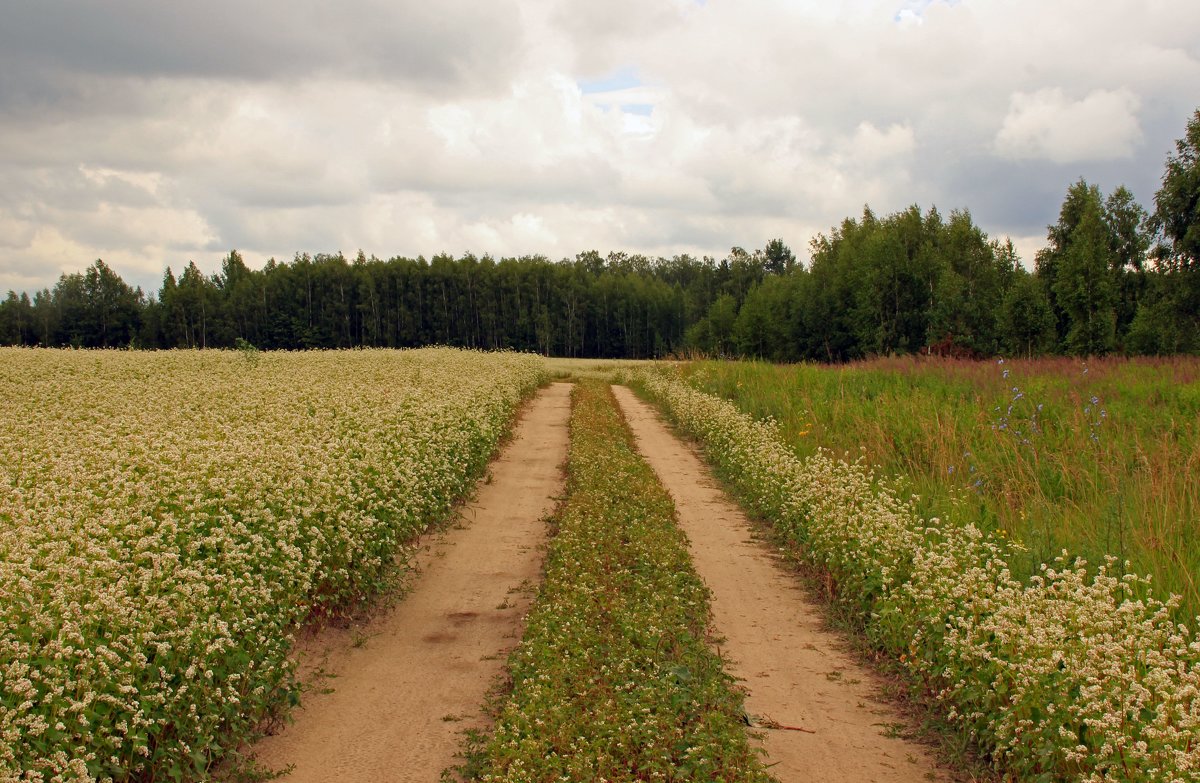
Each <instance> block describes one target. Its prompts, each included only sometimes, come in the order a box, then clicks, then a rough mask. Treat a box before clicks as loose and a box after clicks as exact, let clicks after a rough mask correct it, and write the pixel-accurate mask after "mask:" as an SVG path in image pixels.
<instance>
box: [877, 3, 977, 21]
mask: <svg viewBox="0 0 1200 783" xmlns="http://www.w3.org/2000/svg"><path fill="white" fill-rule="evenodd" d="M935 2H938V3H942V4H943V5H951V6H953V5H959V4H960V3H961V2H962V0H906V2H904V3H903V4H902V5H901V6H900V7H899V8H897V9H896V13H895V15H894V16H893V17H892V21H894V22H911V21H917V22H919V21H921V20H922V19H923V17H924V16H925V10H926V9H927V8H929V6H931V5H933V4H934V3H935Z"/></svg>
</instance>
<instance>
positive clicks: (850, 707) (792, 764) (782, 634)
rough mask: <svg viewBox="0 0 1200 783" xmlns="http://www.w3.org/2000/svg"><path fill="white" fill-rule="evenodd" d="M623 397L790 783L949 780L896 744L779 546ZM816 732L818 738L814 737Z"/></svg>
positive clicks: (619, 393) (769, 746)
mask: <svg viewBox="0 0 1200 783" xmlns="http://www.w3.org/2000/svg"><path fill="white" fill-rule="evenodd" d="M613 392H614V393H615V394H616V397H617V401H618V402H619V403H620V406H621V410H622V412H623V413H624V414H625V418H626V420H627V421H628V422H629V426H630V428H631V429H632V430H633V433H634V436H635V438H636V440H637V444H638V449H639V450H640V451H641V453H642V455H643V456H644V457H645V458H646V460H647V461H648V462H649V463H650V465H651V467H653V468H654V471H655V473H657V474H658V477H659V479H660V480H661V481H662V483H663V484H664V485H665V486H666V488H667V490H668V491H669V492H670V493H671V496H672V497H673V498H674V500H675V506H676V509H677V511H678V513H679V522H680V525H681V527H682V528H683V530H684V532H685V533H687V536H688V538H689V539H690V548H691V552H692V559H693V561H694V562H695V565H696V570H697V571H698V572H699V573H700V576H701V577H702V578H703V579H704V581H705V583H706V584H707V585H708V587H709V589H710V590H711V591H712V608H713V621H714V625H715V628H716V632H717V634H718V635H719V636H722V637H724V641H723V642H722V643H721V644H720V652H721V654H722V656H725V657H726V659H727V661H728V668H729V671H730V673H731V674H733V675H734V676H735V677H737V678H739V679H741V680H743V681H744V682H743V685H745V687H746V688H747V690H748V691H749V693H748V695H747V697H746V711H747V712H748V713H749V714H750V715H752V716H754V717H755V725H756V726H758V725H759V724H760V723H763V722H767V721H774V722H776V723H778V724H782V725H784V726H792V727H798V728H803V729H805V730H806V731H794V730H787V729H774V730H767V731H766V732H765V733H766V738H765V743H764V744H765V747H766V751H767V760H768V763H771V764H774V765H775V766H772V767H771V768H770V771H771V773H772V774H773V775H775V776H776V777H777V778H779V780H780V781H782V783H791V782H792V781H804V782H805V783H807V781H816V780H819V781H824V782H825V783H866V782H867V781H871V782H872V783H875V782H876V781H895V782H896V783H908V782H909V781H911V782H912V783H917V781H921V782H922V783H924V781H929V780H949V777H948V776H946V775H945V774H944V773H942V772H940V771H939V770H938V769H937V766H936V764H935V763H934V762H933V761H932V759H931V758H930V756H929V754H928V753H927V751H926V750H925V749H924V748H923V747H922V746H920V745H917V744H915V743H912V742H908V741H905V740H903V739H900V738H897V737H892V736H887V735H888V734H889V733H891V731H889V729H895V728H896V727H897V724H900V723H901V718H900V717H899V716H898V715H897V714H896V712H895V710H894V709H893V708H891V707H890V706H888V705H886V704H884V703H882V702H880V701H879V700H878V698H876V697H875V696H874V690H875V685H874V679H873V675H872V674H871V672H869V671H868V670H865V669H864V668H863V667H862V666H860V665H859V664H858V663H857V662H856V661H855V660H854V659H853V658H852V657H850V656H849V655H847V654H846V653H845V652H844V651H843V649H844V643H843V642H842V641H841V640H839V638H838V637H837V636H836V635H835V634H833V633H831V632H829V631H826V630H824V628H823V623H822V620H821V617H820V613H819V611H818V610H817V609H816V607H814V606H813V605H812V603H811V602H810V601H809V599H808V598H807V597H806V595H805V594H804V592H803V591H802V589H801V588H800V586H799V585H798V584H797V582H796V579H795V578H794V577H793V576H792V575H790V574H788V573H787V572H786V571H785V570H784V569H783V567H782V566H781V565H780V563H779V562H778V558H777V556H776V555H774V554H773V553H772V552H771V551H770V549H769V548H768V547H766V546H765V545H763V544H761V543H759V542H757V541H754V540H752V539H751V535H752V531H751V527H750V523H749V521H748V520H747V518H746V516H745V514H743V512H742V511H741V509H739V508H738V507H737V506H736V505H735V504H734V503H733V502H732V501H731V500H729V499H728V497H727V496H726V495H725V493H724V492H723V491H722V490H721V488H720V487H719V486H718V485H717V483H716V482H715V481H714V480H713V478H712V475H711V474H710V472H709V470H708V468H707V466H706V465H704V463H703V462H702V461H701V460H700V458H699V457H698V456H697V454H696V453H695V451H694V450H693V449H692V448H691V447H689V446H688V445H687V444H685V443H684V442H682V441H681V440H679V439H678V438H677V437H675V435H674V434H672V433H671V432H670V430H669V429H668V428H667V427H666V425H665V424H664V423H663V422H662V420H661V419H660V418H659V416H658V414H657V412H656V411H655V410H654V409H653V408H652V407H651V406H649V405H647V404H646V403H644V402H642V401H641V400H639V399H638V398H637V397H635V396H634V394H633V392H631V391H630V390H629V389H628V388H625V387H623V386H614V387H613ZM808 732H812V733H808Z"/></svg>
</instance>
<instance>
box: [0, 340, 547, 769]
mask: <svg viewBox="0 0 1200 783" xmlns="http://www.w3.org/2000/svg"><path fill="white" fill-rule="evenodd" d="M543 379H544V370H543V367H542V363H541V362H540V360H538V359H537V358H536V357H530V356H522V355H517V354H491V355H486V354H479V353H472V352H466V351H457V350H450V349H426V350H419V351H407V352H389V351H355V352H339V353H293V354H259V353H257V352H255V351H253V350H245V351H242V352H235V351H207V352H198V351H184V352H170V353H135V352H116V351H46V350H25V349H0V417H2V418H3V420H4V422H5V427H4V429H3V431H2V432H0V488H2V489H3V492H2V493H0V780H3V781H6V783H7V782H8V781H16V780H21V781H85V780H100V781H107V780H112V781H123V780H167V781H183V780H198V779H204V778H206V777H207V776H208V775H209V774H210V773H211V771H212V769H213V768H214V767H215V766H216V765H217V764H218V763H219V762H221V761H222V760H226V761H228V760H229V759H230V758H231V757H236V753H237V749H238V748H239V747H240V745H241V743H243V742H244V741H245V740H246V739H247V737H249V736H252V735H253V733H254V732H255V730H256V728H257V727H258V726H260V725H261V723H262V722H263V721H264V719H267V718H270V717H272V716H278V715H280V714H281V713H282V711H283V710H285V709H286V708H287V707H289V706H291V705H294V704H295V703H296V701H297V699H298V685H297V682H296V677H295V672H294V665H295V664H294V662H293V660H292V659H291V658H290V657H289V651H290V649H291V642H292V634H293V632H294V631H296V630H297V629H298V628H299V627H300V626H301V625H302V624H304V623H311V622H314V621H316V622H320V621H324V620H327V619H329V618H331V617H337V616H339V615H341V614H343V613H345V612H347V611H349V610H350V609H352V608H353V607H355V606H357V605H361V604H362V603H363V602H365V601H368V600H369V599H370V598H371V597H372V596H375V595H377V594H378V593H380V592H381V591H383V590H386V589H388V588H389V587H392V586H393V585H395V584H396V580H397V578H398V576H399V574H400V573H401V571H402V570H403V569H402V566H403V563H404V560H405V554H406V544H407V543H408V542H410V541H411V540H412V539H413V537H414V536H416V535H417V534H418V533H420V532H421V531H422V530H424V529H425V528H426V527H427V526H429V525H430V524H432V523H435V522H438V521H439V520H443V519H445V518H447V516H448V515H449V514H450V512H451V509H452V507H453V504H454V503H455V501H456V500H457V499H459V498H460V497H462V496H463V495H464V494H465V493H467V492H469V491H470V489H471V487H472V486H473V483H474V481H475V480H476V479H477V478H478V477H479V476H480V475H481V473H482V471H483V469H484V468H485V466H486V464H487V461H488V459H489V458H490V456H491V454H492V453H493V451H494V449H495V447H496V445H497V443H498V442H499V440H500V438H501V437H502V436H503V435H504V434H505V433H506V432H507V430H508V427H509V424H510V422H511V419H512V416H513V414H514V411H515V409H516V406H517V405H518V404H519V402H520V401H521V400H522V399H523V398H524V397H525V396H527V395H528V394H529V393H531V392H532V391H533V390H534V389H535V388H536V387H537V386H538V385H539V384H540V383H541V382H542V380H543Z"/></svg>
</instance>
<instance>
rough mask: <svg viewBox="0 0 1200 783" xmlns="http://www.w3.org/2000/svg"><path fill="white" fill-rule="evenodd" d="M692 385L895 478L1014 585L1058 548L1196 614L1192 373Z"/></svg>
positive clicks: (1157, 365)
mask: <svg viewBox="0 0 1200 783" xmlns="http://www.w3.org/2000/svg"><path fill="white" fill-rule="evenodd" d="M687 372H688V373H689V376H690V381H691V383H692V384H693V385H695V386H697V387H698V388H700V389H703V390H705V391H709V392H712V393H715V394H718V395H720V396H723V397H726V398H728V399H730V400H732V401H734V402H735V403H736V404H737V405H738V407H740V408H741V409H742V410H744V411H746V412H748V413H750V414H752V415H754V416H756V417H759V418H766V417H770V418H773V419H775V420H776V421H777V422H778V423H779V425H780V428H781V432H782V434H783V436H784V438H785V439H786V441H787V442H788V443H789V444H790V445H791V446H792V448H793V449H794V451H795V452H796V454H797V455H799V456H801V457H807V456H811V455H812V454H814V453H815V452H816V450H817V449H818V448H826V449H830V450H832V451H833V452H834V453H836V454H838V455H848V456H849V457H850V458H851V459H858V458H862V459H863V460H864V461H865V462H867V463H868V464H869V465H871V466H872V467H873V468H875V469H876V470H877V471H878V472H880V473H883V474H885V475H891V476H895V477H897V478H896V480H897V481H898V482H899V484H900V486H901V488H902V489H903V490H904V492H905V493H906V494H908V493H911V494H914V495H916V496H917V500H916V507H917V509H918V510H919V511H920V512H921V513H922V514H924V515H926V516H940V517H942V518H948V519H950V520H953V521H955V522H959V523H963V524H966V523H974V524H975V525H977V526H979V527H980V528H982V529H983V530H985V531H996V532H1002V533H1003V534H1004V535H1006V536H1007V537H1009V538H1010V540H1012V541H1013V543H1014V544H1016V551H1017V552H1018V553H1019V554H1020V560H1018V561H1017V562H1014V563H1013V566H1014V568H1015V570H1016V572H1017V573H1018V575H1023V576H1029V575H1031V574H1033V573H1034V572H1035V571H1036V568H1037V566H1038V565H1039V564H1040V563H1043V562H1047V561H1050V560H1052V559H1054V557H1055V556H1057V555H1058V554H1059V553H1060V552H1061V550H1062V549H1064V548H1066V549H1069V550H1070V551H1071V553H1072V554H1078V555H1082V556H1084V557H1086V558H1087V559H1088V560H1090V561H1091V562H1094V563H1098V562H1102V561H1103V556H1104V555H1114V556H1116V557H1117V558H1119V559H1121V560H1129V561H1130V563H1131V569H1132V570H1133V571H1135V572H1139V573H1148V574H1152V575H1153V578H1154V580H1155V582H1156V584H1157V589H1158V590H1159V591H1160V592H1161V593H1166V592H1174V593H1178V594H1180V595H1181V596H1183V599H1184V600H1183V603H1182V605H1181V608H1180V610H1179V613H1180V615H1181V616H1183V617H1191V616H1194V615H1196V614H1198V613H1200V585H1198V584H1197V579H1198V578H1197V574H1198V573H1200V537H1198V536H1197V535H1196V534H1197V533H1198V532H1200V360H1196V359H1159V360H1138V361H1127V360H1119V359H1104V360H1095V361H1091V362H1087V363H1084V362H1081V361H1078V360H1071V359H1042V360H1032V361H1023V360H1006V361H1003V362H965V361H956V360H942V359H923V358H912V357H909V358H897V359H881V360H874V361H870V362H861V363H857V364H851V365H847V366H844V367H824V366H816V365H791V366H777V365H768V364H762V363H753V362H697V363H694V364H693V365H691V366H690V368H688V370H687Z"/></svg>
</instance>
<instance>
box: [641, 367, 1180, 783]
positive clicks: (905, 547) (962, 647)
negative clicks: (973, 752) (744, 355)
mask: <svg viewBox="0 0 1200 783" xmlns="http://www.w3.org/2000/svg"><path fill="white" fill-rule="evenodd" d="M636 380H637V386H638V388H639V389H640V390H641V391H642V392H643V393H646V394H648V395H649V396H650V397H651V398H652V399H654V400H655V401H657V402H658V403H659V404H660V405H661V406H662V407H663V409H664V410H665V411H666V412H667V413H668V415H669V416H671V417H672V418H673V419H674V420H675V422H676V423H677V424H678V425H679V426H680V427H681V428H682V429H683V430H684V431H686V432H687V433H689V434H691V435H692V436H693V437H695V438H696V439H697V440H698V441H699V442H700V443H701V444H702V446H703V447H704V449H705V452H706V454H707V455H708V457H709V458H710V461H711V462H712V463H713V464H714V466H715V467H716V468H717V470H718V471H719V472H720V473H721V474H722V475H723V476H724V478H725V479H726V480H727V481H729V482H730V484H731V485H732V486H733V487H734V488H735V490H736V491H737V492H738V493H739V495H740V497H741V498H742V500H743V501H744V502H745V503H746V504H747V505H748V506H749V507H751V508H752V509H753V510H755V511H756V512H757V513H759V514H760V515H762V516H763V517H764V518H766V519H768V520H770V521H771V522H772V523H773V524H774V525H775V527H776V528H777V529H778V530H779V531H780V532H781V533H782V534H783V535H785V536H786V537H788V538H790V539H791V540H792V541H793V542H794V543H795V544H796V546H797V548H798V549H799V550H800V551H801V552H802V553H803V556H804V557H805V559H806V560H807V561H808V562H809V563H810V564H811V565H812V566H813V567H815V568H816V569H818V571H819V572H820V573H822V574H823V575H824V579H825V584H826V585H827V589H828V591H829V594H830V597H831V598H832V600H833V601H834V602H835V604H836V605H837V606H838V607H840V608H841V609H842V610H843V612H844V613H845V614H846V615H847V616H849V617H851V618H853V620H854V621H855V622H856V623H857V624H858V625H859V627H861V629H862V630H863V632H864V633H865V634H866V636H867V638H868V639H869V640H871V642H873V643H874V644H875V645H877V646H878V647H879V648H880V649H881V650H884V651H886V652H887V653H889V654H890V656H891V657H893V658H894V659H895V660H896V661H897V662H898V665H900V666H901V667H903V668H904V669H906V670H907V672H908V673H909V675H910V676H911V678H912V681H913V683H914V686H915V688H916V690H917V692H918V693H919V694H921V695H923V696H925V697H928V698H929V699H931V700H934V701H935V702H940V704H941V709H942V711H943V712H944V714H945V715H947V717H948V719H949V720H951V721H952V722H954V723H955V724H957V725H958V726H959V727H960V728H961V730H962V732H963V733H964V734H965V735H966V736H967V737H968V738H969V739H970V741H971V742H972V743H974V745H975V746H976V747H977V748H978V749H979V750H980V751H981V752H982V753H983V754H984V755H985V756H986V757H988V758H990V759H991V760H992V761H993V763H994V764H995V766H996V767H997V769H998V770H1000V771H1001V772H1002V773H1003V774H1004V775H1005V776H1007V777H1010V778H1013V779H1017V780H1030V781H1054V780H1075V781H1131V782H1138V783H1141V782H1144V783H1150V782H1151V781H1154V782H1156V783H1163V782H1167V781H1170V782H1172V783H1174V782H1176V781H1179V782H1182V781H1191V780H1196V779H1197V777H1198V775H1200V641H1198V640H1197V638H1196V636H1195V634H1194V633H1193V632H1192V631H1191V630H1190V629H1189V628H1188V627H1187V626H1186V625H1183V624H1179V623H1177V622H1175V620H1174V619H1173V617H1172V614H1173V611H1174V609H1175V605H1176V604H1177V601H1178V599H1171V600H1170V601H1167V602H1165V603H1164V602H1160V601H1158V600H1156V599H1155V598H1154V597H1153V596H1152V595H1151V594H1150V590H1149V588H1148V585H1147V583H1146V580H1145V579H1142V578H1139V577H1136V576H1132V575H1128V574H1125V573H1124V569H1123V568H1122V567H1119V566H1118V564H1117V563H1115V562H1113V561H1111V560H1110V561H1107V562H1106V563H1104V564H1103V565H1102V566H1100V567H1099V568H1088V567H1087V566H1086V564H1085V563H1083V562H1081V561H1077V560H1074V559H1071V558H1070V557H1069V556H1067V555H1066V554H1065V553H1063V554H1062V555H1061V556H1060V557H1058V558H1057V559H1054V560H1052V561H1051V562H1049V563H1044V564H1042V565H1041V566H1039V567H1038V568H1037V569H1036V573H1035V574H1034V575H1033V576H1032V577H1030V578H1026V579H1018V578H1016V577H1014V576H1013V573H1012V570H1011V568H1010V566H1009V560H1010V559H1011V558H1012V557H1013V555H1014V549H1013V546H1012V545H1011V544H1010V543H1008V542H1006V541H1005V540H1004V538H1003V537H1001V536H999V535H995V534H992V533H985V532H983V531H981V530H980V528H979V527H977V526H976V525H974V524H971V523H957V522H949V521H947V522H943V521H942V520H940V519H939V518H937V517H932V518H923V517H922V515H920V514H919V513H917V509H916V508H915V506H914V503H913V499H912V498H911V497H910V496H908V495H905V494H903V493H901V492H898V491H897V490H896V489H895V488H894V487H892V486H890V485H889V484H888V483H887V482H883V481H879V480H877V479H876V477H875V476H874V475H873V472H872V471H871V470H870V469H869V468H868V467H867V466H866V465H865V464H864V462H863V461H862V460H859V461H856V462H853V463H850V462H846V461H845V460H841V459H836V458H834V457H832V456H831V455H830V454H829V453H828V452H825V451H822V450H820V449H814V450H812V452H811V453H810V454H808V455H807V456H798V455H797V454H796V453H795V451H794V450H793V448H792V447H791V446H790V445H789V444H787V443H786V442H785V440H784V438H783V437H782V435H781V431H780V427H779V426H778V424H776V422H774V421H772V420H769V419H768V420H761V421H760V420H755V419H754V418H752V417H751V416H749V415H747V414H746V413H744V412H742V411H740V410H738V408H737V407H735V405H734V404H733V403H731V402H729V401H726V400H724V399H721V398H718V397H715V396H713V395H710V394H706V393H703V392H701V391H698V390H696V389H694V388H692V387H691V386H689V385H688V384H687V383H685V382H684V381H683V380H681V379H680V378H679V377H678V375H676V374H675V373H673V372H670V371H664V372H645V373H642V374H640V375H639V376H638V378H637V379H636Z"/></svg>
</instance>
